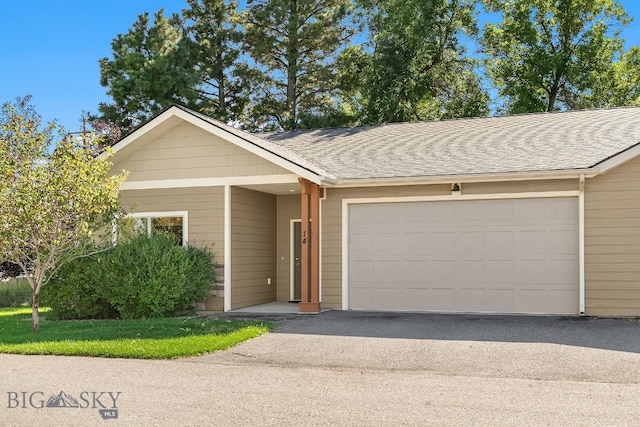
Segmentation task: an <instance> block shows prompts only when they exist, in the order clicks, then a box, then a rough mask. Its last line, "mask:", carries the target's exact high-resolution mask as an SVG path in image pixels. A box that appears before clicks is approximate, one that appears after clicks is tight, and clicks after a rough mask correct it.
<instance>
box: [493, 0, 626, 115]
mask: <svg viewBox="0 0 640 427" xmlns="http://www.w3.org/2000/svg"><path fill="white" fill-rule="evenodd" d="M484 1H485V5H486V7H487V9H488V10H489V11H491V12H499V13H501V14H502V21H501V22H499V23H497V24H487V25H486V26H485V29H484V35H483V39H482V50H483V52H484V53H485V54H486V55H487V58H488V59H487V69H488V75H489V77H490V78H491V79H492V80H493V82H494V84H495V86H496V87H497V88H498V91H499V94H500V96H502V97H504V98H506V106H505V107H506V110H507V112H510V113H522V112H537V111H553V110H557V109H571V108H573V107H575V106H580V105H582V104H583V103H584V101H585V99H586V98H588V97H589V95H590V94H591V92H592V91H593V89H594V88H596V86H597V84H598V82H602V81H604V79H603V76H604V75H606V74H607V73H608V72H609V71H610V69H611V66H612V65H611V64H612V62H614V61H615V59H616V57H617V55H618V54H619V53H620V52H621V51H622V40H621V39H620V27H621V26H622V25H626V24H627V23H628V22H629V17H628V15H627V14H626V13H625V11H624V8H623V7H622V5H621V4H619V3H618V1H616V0H513V1H509V2H504V1H498V0H484Z"/></svg>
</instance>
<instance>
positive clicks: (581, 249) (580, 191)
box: [578, 174, 586, 316]
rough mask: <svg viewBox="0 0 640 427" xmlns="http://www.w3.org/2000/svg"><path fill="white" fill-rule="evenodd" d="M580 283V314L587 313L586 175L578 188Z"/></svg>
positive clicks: (581, 178) (582, 176)
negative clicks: (585, 246)
mask: <svg viewBox="0 0 640 427" xmlns="http://www.w3.org/2000/svg"><path fill="white" fill-rule="evenodd" d="M578 281H579V300H580V302H579V306H580V307H579V311H578V312H579V314H580V315H581V316H584V315H585V314H586V313H585V248H584V174H580V185H579V188H578Z"/></svg>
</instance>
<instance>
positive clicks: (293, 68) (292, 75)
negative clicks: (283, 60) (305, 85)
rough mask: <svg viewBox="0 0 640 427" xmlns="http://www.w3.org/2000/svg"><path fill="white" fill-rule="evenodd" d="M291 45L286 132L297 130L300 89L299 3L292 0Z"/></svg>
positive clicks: (288, 62) (288, 68)
mask: <svg viewBox="0 0 640 427" xmlns="http://www.w3.org/2000/svg"><path fill="white" fill-rule="evenodd" d="M288 33H289V34H288V35H289V45H288V46H287V114H288V120H287V121H288V123H287V125H286V127H287V129H286V130H296V127H297V123H296V121H297V119H298V118H297V113H298V111H297V110H298V106H297V101H298V100H297V99H296V98H297V97H296V90H297V87H298V60H299V59H300V58H299V56H300V54H299V53H298V3H297V1H296V0H292V1H291V3H290V4H289V28H288Z"/></svg>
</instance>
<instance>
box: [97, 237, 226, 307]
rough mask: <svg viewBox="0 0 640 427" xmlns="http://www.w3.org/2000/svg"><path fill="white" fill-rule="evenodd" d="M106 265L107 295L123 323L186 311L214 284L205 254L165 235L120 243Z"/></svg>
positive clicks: (104, 276)
mask: <svg viewBox="0 0 640 427" xmlns="http://www.w3.org/2000/svg"><path fill="white" fill-rule="evenodd" d="M104 267H105V268H104V275H103V280H104V283H103V285H104V286H106V289H105V295H107V299H108V300H109V301H110V302H111V304H113V306H114V307H115V308H116V310H117V311H118V312H119V313H120V316H121V317H123V318H127V319H135V318H140V317H162V316H166V315H169V314H173V313H175V312H176V311H184V310H186V309H187V308H188V307H189V304H191V303H192V302H193V301H195V300H199V299H202V298H204V297H205V296H206V292H207V289H208V288H209V286H210V285H211V284H212V283H213V280H214V270H213V265H212V262H211V254H210V252H209V251H208V250H204V249H198V248H191V247H187V248H183V247H182V246H178V245H176V244H175V241H174V239H172V238H171V237H170V236H167V235H164V234H157V235H153V236H151V237H147V236H137V237H133V238H131V239H130V240H128V241H127V242H125V243H121V244H119V245H118V246H116V247H115V248H114V249H112V250H111V251H110V254H109V257H108V259H107V260H106V262H105V265H104Z"/></svg>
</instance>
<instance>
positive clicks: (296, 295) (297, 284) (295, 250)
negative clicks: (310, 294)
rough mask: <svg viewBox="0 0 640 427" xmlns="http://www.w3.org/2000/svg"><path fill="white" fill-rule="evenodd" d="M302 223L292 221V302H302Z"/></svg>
mask: <svg viewBox="0 0 640 427" xmlns="http://www.w3.org/2000/svg"><path fill="white" fill-rule="evenodd" d="M300 224H301V221H300V220H299V219H297V220H292V221H291V300H292V301H300V299H301V298H302V295H301V283H302V270H301V252H302V239H301V228H302V227H301V226H300Z"/></svg>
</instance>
